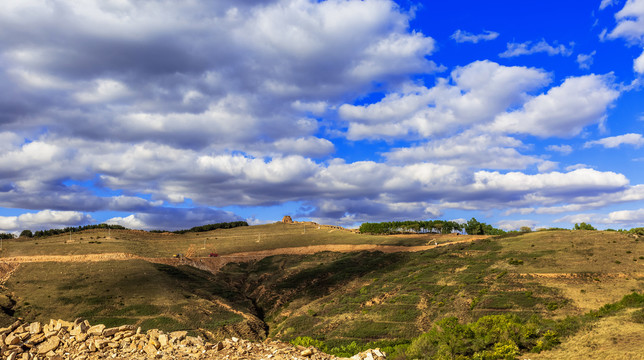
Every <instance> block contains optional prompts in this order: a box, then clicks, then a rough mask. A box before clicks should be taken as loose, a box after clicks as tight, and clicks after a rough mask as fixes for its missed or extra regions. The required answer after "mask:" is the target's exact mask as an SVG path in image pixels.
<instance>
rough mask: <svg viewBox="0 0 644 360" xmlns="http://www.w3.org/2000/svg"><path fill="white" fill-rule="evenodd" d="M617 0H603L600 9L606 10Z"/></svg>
mask: <svg viewBox="0 0 644 360" xmlns="http://www.w3.org/2000/svg"><path fill="white" fill-rule="evenodd" d="M615 2H616V0H602V2H601V3H600V4H599V10H604V9H605V8H607V7H609V6H613V5H615Z"/></svg>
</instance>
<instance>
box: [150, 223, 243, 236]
mask: <svg viewBox="0 0 644 360" xmlns="http://www.w3.org/2000/svg"><path fill="white" fill-rule="evenodd" d="M240 226H248V223H247V222H246V221H231V222H221V223H216V224H207V225H201V226H195V227H192V228H190V229H184V230H176V231H166V230H150V232H152V233H162V232H170V233H173V234H185V233H188V232H204V231H212V230H217V229H232V228H236V227H240Z"/></svg>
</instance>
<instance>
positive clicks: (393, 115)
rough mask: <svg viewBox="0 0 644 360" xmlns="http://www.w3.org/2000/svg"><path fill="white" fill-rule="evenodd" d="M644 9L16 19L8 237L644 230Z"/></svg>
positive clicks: (32, 6)
mask: <svg viewBox="0 0 644 360" xmlns="http://www.w3.org/2000/svg"><path fill="white" fill-rule="evenodd" d="M643 78H644V0H612V1H611V0H598V1H583V2H579V1H575V2H573V1H567V2H566V1H564V2H562V1H538V2H537V1H531V2H527V1H500V0H499V1H488V2H482V1H425V2H414V1H400V2H394V1H385V0H377V1H376V0H373V1H371V0H368V1H355V0H342V1H340V0H334V1H331V0H329V1H307V0H272V1H258V0H245V1H225V0H224V1H217V2H214V3H213V2H209V1H191V2H176V1H159V0H156V1H128V0H103V1H99V0H93V1H84V2H77V1H71V0H54V1H44V0H21V1H18V0H15V1H14V0H8V1H3V2H1V3H0V95H1V96H0V231H3V232H19V231H21V230H22V229H32V230H37V229H42V228H51V227H64V226H69V225H85V224H91V223H99V222H109V223H115V224H121V225H124V226H127V227H130V228H137V229H177V228H188V227H191V226H195V225H201V224H204V223H213V222H221V221H233V220H240V219H246V220H248V221H249V222H250V223H253V224H255V223H264V222H271V221H276V220H279V219H281V218H282V216H283V215H287V214H288V215H291V216H293V217H294V218H295V219H300V220H304V219H309V220H313V221H317V222H321V223H328V224H338V225H343V226H349V227H353V226H356V225H358V224H360V223H362V222H365V221H385V220H403V219H436V218H440V219H449V220H452V219H461V220H465V219H469V218H471V217H476V218H477V219H478V220H479V221H483V222H486V223H490V224H492V225H494V226H498V227H501V228H504V229H506V230H512V229H517V228H519V227H521V226H530V227H533V228H538V227H550V226H557V227H571V226H572V225H573V224H574V223H576V222H582V221H585V222H591V223H592V224H594V225H596V226H597V227H599V228H630V227H635V226H642V224H644V172H643V171H641V169H642V165H643V164H644V152H643V151H642V146H643V145H644V137H643V136H642V134H643V131H644V130H643V127H644V90H643V88H642V80H643Z"/></svg>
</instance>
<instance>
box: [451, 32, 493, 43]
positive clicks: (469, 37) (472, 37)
mask: <svg viewBox="0 0 644 360" xmlns="http://www.w3.org/2000/svg"><path fill="white" fill-rule="evenodd" d="M497 37H499V33H498V32H494V31H487V30H486V31H484V32H483V33H481V34H472V33H469V32H467V31H464V30H460V29H458V30H456V31H455V32H454V33H453V34H452V36H450V38H452V39H453V40H454V41H456V42H457V43H464V42H471V43H474V44H476V43H478V42H479V41H490V40H494V39H496V38H497Z"/></svg>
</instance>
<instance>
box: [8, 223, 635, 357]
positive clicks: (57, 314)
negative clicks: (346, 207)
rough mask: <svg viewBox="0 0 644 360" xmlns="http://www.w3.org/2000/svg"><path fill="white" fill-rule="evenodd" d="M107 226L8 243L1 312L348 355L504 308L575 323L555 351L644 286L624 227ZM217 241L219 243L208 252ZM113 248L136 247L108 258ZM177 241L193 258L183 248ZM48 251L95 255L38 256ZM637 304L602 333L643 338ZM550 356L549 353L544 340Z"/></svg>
mask: <svg viewBox="0 0 644 360" xmlns="http://www.w3.org/2000/svg"><path fill="white" fill-rule="evenodd" d="M105 236H106V234H104V233H102V232H100V231H96V230H92V231H87V232H82V233H78V234H73V235H72V241H71V242H69V235H68V236H66V237H65V236H53V237H50V238H40V239H30V240H27V241H25V240H14V241H8V242H5V243H4V249H3V252H2V256H3V257H4V258H5V260H11V259H12V258H14V260H15V259H16V257H23V258H22V259H23V261H22V263H21V264H20V265H19V266H18V267H17V268H16V267H15V265H16V263H12V262H6V263H5V264H4V265H2V266H0V268H1V269H2V270H3V271H4V272H5V273H8V272H10V271H12V272H11V274H10V276H9V277H8V279H7V280H6V282H5V283H4V288H3V289H2V295H0V300H1V301H0V306H2V308H3V309H4V323H9V322H12V321H13V319H14V318H15V317H23V318H24V319H25V320H26V321H35V320H38V321H43V322H44V321H47V320H48V319H49V318H52V317H54V318H67V319H73V318H76V317H83V318H87V319H88V320H89V321H90V322H92V323H105V324H106V325H108V326H120V325H124V324H132V325H137V326H141V327H142V328H143V329H144V330H147V329H151V328H160V329H163V330H165V331H175V330H188V331H190V332H192V333H194V334H197V333H199V334H202V335H203V336H205V337H206V338H208V339H211V340H218V339H222V338H224V337H229V336H239V337H242V338H247V339H254V340H261V339H263V338H265V337H266V336H269V337H272V338H276V339H281V340H292V339H294V338H296V337H298V336H300V337H301V336H308V337H310V338H312V339H317V340H319V341H323V345H324V346H326V347H328V349H329V350H332V349H334V348H335V350H334V351H332V352H334V353H336V354H342V351H353V350H356V351H354V352H357V350H360V349H362V347H361V346H362V345H365V346H366V344H367V343H371V344H369V345H370V347H383V348H386V347H389V351H390V352H391V351H393V350H395V349H394V346H395V345H396V344H402V345H403V347H404V346H406V345H405V344H410V342H411V341H412V339H414V338H416V337H418V336H419V335H421V334H423V333H425V332H427V331H429V330H431V329H432V328H433V327H434V326H435V324H436V322H437V321H438V320H440V319H444V318H447V317H450V316H454V317H456V318H457V319H459V321H460V322H461V323H470V322H474V321H476V320H477V319H479V318H481V317H485V316H488V315H495V314H496V315H498V314H500V315H516V316H517V317H518V319H524V320H523V321H527V320H528V319H530V318H533V317H534V316H537V317H538V318H539V319H542V320H539V321H541V322H540V323H539V324H541V325H539V326H541V327H542V328H543V329H544V330H543V331H545V329H546V328H547V329H551V330H552V331H555V330H556V331H559V332H561V333H562V336H563V335H567V334H568V333H569V334H570V335H571V336H572V337H571V338H570V339H569V340H565V338H564V340H565V341H564V345H563V346H561V347H560V348H558V350H557V351H564V350H563V349H565V346H566V345H565V344H568V343H570V344H573V343H574V342H575V341H578V342H579V340H575V339H576V338H575V336H578V334H579V333H578V332H577V331H578V330H575V329H576V328H575V329H572V330H569V331H568V330H565V329H563V330H562V325H561V324H562V323H561V321H562V319H564V318H566V317H570V316H572V317H574V318H578V319H582V317H583V316H584V314H586V313H588V312H589V311H591V310H598V309H599V308H600V307H601V306H603V305H605V304H609V303H615V302H618V301H620V299H622V298H623V297H624V296H625V295H627V294H629V293H632V292H639V293H642V292H643V291H644V241H642V240H640V239H638V238H636V237H633V236H628V235H626V234H623V233H617V232H600V231H547V232H534V233H527V234H523V235H520V236H515V237H506V238H488V239H479V240H477V239H476V238H472V237H466V236H453V235H448V236H440V235H409V236H407V235H405V236H370V235H361V234H355V233H353V232H349V231H342V230H337V229H332V228H326V229H325V228H322V227H321V228H320V229H317V228H314V227H311V228H307V229H306V230H304V228H303V226H302V225H301V224H295V225H290V224H272V225H263V226H251V227H244V228H236V229H228V230H216V231H212V232H205V233H196V234H195V233H192V234H183V235H161V234H150V233H145V232H133V231H125V230H122V231H112V233H111V239H106V238H105ZM204 239H205V241H206V247H205V249H204V248H203V240H204ZM199 241H201V243H199ZM36 243H37V244H36ZM434 244H438V245H439V246H436V245H434ZM200 245H201V246H200ZM313 245H314V246H317V247H312V246H313ZM325 246H326V247H325ZM328 246H330V247H328ZM393 246H397V247H393ZM214 250H216V251H217V252H218V253H219V254H222V255H221V256H219V257H217V258H208V257H205V256H207V254H208V253H210V252H212V251H214ZM318 250H336V251H324V252H316V251H318ZM352 250H371V251H352ZM374 250H381V251H374ZM400 250H416V251H404V252H401V251H400ZM339 251H342V252H339ZM115 253H121V254H128V257H123V258H122V259H120V260H119V259H114V258H111V257H110V256H108V255H109V254H115ZM175 253H182V254H186V255H190V257H189V258H181V259H176V258H172V257H171V256H172V254H175ZM240 253H241V254H240ZM45 254H59V255H61V256H66V258H65V259H71V258H73V255H74V254H77V255H83V256H86V260H90V259H92V260H94V261H82V260H83V259H84V258H83V257H82V256H81V257H78V258H75V259H76V260H77V261H73V262H68V261H66V262H63V261H61V260H62V259H63V258H58V260H59V261H47V262H45V261H43V260H45V258H44V257H42V258H37V257H35V258H34V256H43V255H45ZM88 254H94V255H88ZM97 254H103V255H101V256H103V258H101V256H99V255H97ZM70 255H71V257H70ZM26 258H31V259H32V260H39V261H36V262H26V261H24V260H25V259H26ZM101 259H102V261H101ZM49 260H51V259H49ZM0 261H2V259H0ZM632 311H637V309H636V308H635V309H630V308H629V309H624V310H620V311H617V312H615V313H611V315H610V317H606V319H603V320H601V321H600V322H596V323H595V322H593V324H594V325H593V326H594V328H595V329H598V328H599V327H602V326H606V329H608V330H605V331H599V330H597V337H598V340H597V341H599V337H600V336H603V335H605V333H606V331H608V332H610V331H612V330H610V329H612V328H611V326H612V325H611V324H613V323H612V321H617V320H616V319H620V320H619V321H621V324H622V325H624V324H626V325H627V324H633V325H628V326H630V327H629V328H630V329H632V331H631V332H632V333H633V336H635V339H638V338H637V336H640V337H641V336H642V334H644V329H642V328H641V325H638V324H636V323H635V322H633V321H631V320H629V319H631V317H630V315H629V314H630V312H632ZM602 316H603V315H602ZM535 321H536V320H535ZM584 321H585V320H584ZM593 321H594V320H593ZM579 322H580V324H581V322H583V321H582V320H579ZM588 323H589V324H590V322H588ZM583 324H585V322H584V323H583ZM583 324H581V325H579V326H585V325H583ZM605 324H607V325H605ZM626 325H624V326H626ZM638 326H640V327H639V328H638ZM638 329H639V330H638ZM566 331H568V333H566ZM593 334H594V333H593V332H589V333H586V334H584V335H586V336H593ZM632 339H633V338H632V337H629V338H628V339H626V338H624V339H623V338H620V337H616V340H615V341H613V342H611V344H612V345H611V344H604V343H603V342H598V343H601V344H603V345H601V346H602V347H603V348H605V351H608V353H610V352H611V351H618V350H619V349H626V348H628V346H626V345H625V344H626V342H629V343H631V344H632V343H633V340H632ZM586 340H587V339H586ZM586 340H584V341H586ZM352 342H355V343H356V344H354V345H352V344H351V343H352ZM374 344H375V345H377V346H371V345H374ZM623 345H624V346H623ZM570 346H572V345H570ZM531 356H532V355H531ZM540 356H541V357H539V358H540V359H541V358H543V359H545V358H548V357H547V352H544V353H542V354H540ZM544 356H545V357H544ZM535 358H537V357H536V356H535Z"/></svg>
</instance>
